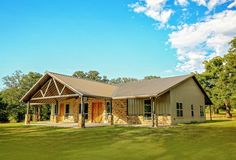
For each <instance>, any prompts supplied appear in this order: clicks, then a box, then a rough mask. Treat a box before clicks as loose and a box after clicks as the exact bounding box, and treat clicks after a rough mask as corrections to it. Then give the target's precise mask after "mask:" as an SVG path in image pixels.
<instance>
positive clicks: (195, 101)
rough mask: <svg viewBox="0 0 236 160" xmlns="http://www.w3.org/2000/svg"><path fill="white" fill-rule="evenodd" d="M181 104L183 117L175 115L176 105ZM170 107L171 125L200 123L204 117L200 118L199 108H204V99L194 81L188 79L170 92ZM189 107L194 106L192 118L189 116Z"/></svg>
mask: <svg viewBox="0 0 236 160" xmlns="http://www.w3.org/2000/svg"><path fill="white" fill-rule="evenodd" d="M177 102H179V103H182V104H183V117H177V115H176V103H177ZM170 105H171V112H172V113H171V115H172V124H177V123H189V122H194V121H197V122H201V121H204V120H205V117H200V106H201V105H202V106H204V107H205V98H204V94H203V93H202V91H201V90H200V89H199V87H198V86H197V84H196V83H195V81H194V80H193V79H192V78H190V79H188V80H186V81H184V82H182V83H181V84H180V85H178V86H177V87H175V88H173V89H171V91H170ZM191 105H193V106H194V117H192V116H191Z"/></svg>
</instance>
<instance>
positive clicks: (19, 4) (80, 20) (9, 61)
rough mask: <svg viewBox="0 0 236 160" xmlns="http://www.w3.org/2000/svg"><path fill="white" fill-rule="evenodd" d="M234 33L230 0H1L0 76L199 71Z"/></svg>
mask: <svg viewBox="0 0 236 160" xmlns="http://www.w3.org/2000/svg"><path fill="white" fill-rule="evenodd" d="M235 36H236V0H99V1H98V0H50V1H48V0H34V1H32V0H20V1H19V0H0V78H2V77H4V76H7V75H11V74H12V73H13V72H14V71H16V70H21V71H22V72H23V73H28V72H30V71H34V72H39V73H44V72H45V71H52V72H57V73H62V74H68V75H71V74H73V72H74V71H77V70H83V71H86V72H87V71H89V70H97V71H99V72H100V73H101V75H107V76H108V78H116V77H135V78H139V79H141V78H143V77H144V76H146V75H158V76H161V77H166V76H175V75H183V74H188V73H190V72H194V71H198V72H202V71H204V66H203V64H202V62H203V61H204V60H209V59H211V58H213V57H215V56H223V55H224V54H225V53H226V52H227V49H228V47H229V45H228V43H229V41H230V40H231V39H232V38H233V37H235ZM3 87H4V86H3V83H2V81H0V89H1V88H3Z"/></svg>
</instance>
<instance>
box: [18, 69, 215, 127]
mask: <svg viewBox="0 0 236 160" xmlns="http://www.w3.org/2000/svg"><path fill="white" fill-rule="evenodd" d="M21 101H23V102H25V103H28V105H27V113H26V121H25V123H26V124H29V122H30V114H29V107H30V106H40V105H42V104H50V105H51V116H50V121H51V122H52V123H58V122H73V123H75V122H76V123H78V126H79V127H85V124H87V123H110V124H130V125H132V124H139V125H151V126H161V125H173V124H178V123H190V122H203V121H205V120H206V117H205V107H206V105H211V104H212V102H211V100H210V99H209V97H208V96H207V94H206V92H205V91H204V90H203V88H202V87H201V85H200V84H199V82H198V81H197V79H196V77H195V76H194V75H192V74H191V75H184V76H176V77H167V78H157V79H152V80H140V81H135V82H129V83H125V84H120V85H110V84H106V83H102V82H97V81H92V80H87V79H81V78H75V77H72V76H67V75H62V74H58V73H52V72H46V73H45V74H44V75H43V76H42V77H41V78H40V79H39V81H38V82H37V83H36V84H35V85H34V86H33V87H32V88H31V89H30V90H29V91H28V92H27V93H26V94H25V95H24V96H23V97H22V99H21ZM37 116H38V115H37V110H36V112H35V113H34V114H33V119H37Z"/></svg>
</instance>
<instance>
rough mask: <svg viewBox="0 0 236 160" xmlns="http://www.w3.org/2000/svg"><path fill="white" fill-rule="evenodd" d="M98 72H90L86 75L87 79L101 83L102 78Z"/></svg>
mask: <svg viewBox="0 0 236 160" xmlns="http://www.w3.org/2000/svg"><path fill="white" fill-rule="evenodd" d="M99 74H100V73H99V72H98V71H89V72H88V73H86V78H87V79H90V80H94V81H101V76H99Z"/></svg>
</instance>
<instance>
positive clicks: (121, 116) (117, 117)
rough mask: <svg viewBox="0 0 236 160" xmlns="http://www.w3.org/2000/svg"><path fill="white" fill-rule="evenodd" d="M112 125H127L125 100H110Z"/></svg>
mask: <svg viewBox="0 0 236 160" xmlns="http://www.w3.org/2000/svg"><path fill="white" fill-rule="evenodd" d="M112 114H113V122H114V124H127V121H128V120H127V99H115V100H112Z"/></svg>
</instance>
